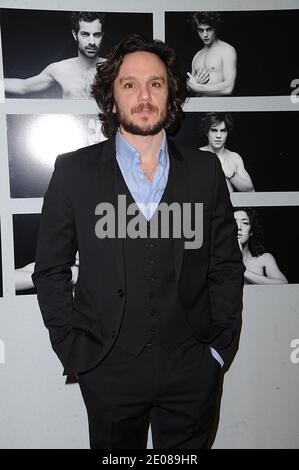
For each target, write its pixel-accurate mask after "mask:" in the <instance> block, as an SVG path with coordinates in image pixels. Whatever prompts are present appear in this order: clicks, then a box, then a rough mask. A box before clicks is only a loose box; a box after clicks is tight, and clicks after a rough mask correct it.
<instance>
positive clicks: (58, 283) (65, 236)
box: [32, 155, 77, 365]
mask: <svg viewBox="0 0 299 470" xmlns="http://www.w3.org/2000/svg"><path fill="white" fill-rule="evenodd" d="M67 190H68V188H67V184H66V181H65V177H64V159H63V156H62V155H60V156H58V157H57V159H56V162H55V168H54V173H53V175H52V178H51V181H50V184H49V187H48V190H47V192H46V194H45V197H44V203H43V208H42V215H41V224H40V230H39V236H38V242H37V251H36V263H35V270H34V273H33V274H32V280H33V283H34V285H35V287H36V290H37V298H38V302H39V306H40V310H41V313H42V316H43V321H44V324H45V326H46V328H47V329H48V330H49V334H50V340H51V344H52V347H53V349H54V351H55V352H56V354H57V356H58V357H59V359H60V360H61V362H62V364H63V365H65V361H66V359H67V355H68V352H69V350H70V347H71V342H72V335H71V328H72V326H71V315H72V306H73V294H72V282H71V279H72V273H71V266H72V265H73V264H74V262H75V256H76V251H77V239H76V230H75V223H74V216H73V210H72V204H71V201H70V198H69V197H68V195H67Z"/></svg>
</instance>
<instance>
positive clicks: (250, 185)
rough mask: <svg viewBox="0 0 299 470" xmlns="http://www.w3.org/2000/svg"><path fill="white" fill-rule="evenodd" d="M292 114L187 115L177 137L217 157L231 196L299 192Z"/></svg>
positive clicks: (298, 125)
mask: <svg viewBox="0 0 299 470" xmlns="http://www.w3.org/2000/svg"><path fill="white" fill-rule="evenodd" d="M298 129H299V115H298V113H297V112H294V111H271V112H264V111H257V112H246V111H244V112H232V113H230V112H209V113H194V112H190V113H186V114H185V118H184V121H183V123H182V126H181V128H180V130H179V132H178V133H177V134H176V136H175V137H174V139H175V141H177V143H180V144H184V142H185V143H186V142H188V145H189V146H194V147H195V148H200V149H201V150H207V151H210V152H213V153H215V154H216V155H217V156H218V158H219V160H220V162H221V164H222V169H223V171H224V173H225V177H226V181H227V185H228V188H229V190H230V192H232V191H238V192H253V191H258V192H267V191H298V190H299V179H298V173H299V159H298V145H297V137H296V136H297V134H298Z"/></svg>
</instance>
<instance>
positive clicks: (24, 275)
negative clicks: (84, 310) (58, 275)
mask: <svg viewBox="0 0 299 470" xmlns="http://www.w3.org/2000/svg"><path fill="white" fill-rule="evenodd" d="M40 218H41V214H15V215H13V232H14V258H15V269H14V278H15V290H16V295H28V294H36V289H35V287H34V285H33V282H32V279H31V275H32V274H33V271H34V266H35V252H36V245H37V237H38V231H39V226H40ZM71 272H72V279H71V282H72V284H73V286H75V284H76V282H77V278H78V274H79V255H78V253H77V254H76V259H75V262H74V265H73V266H71Z"/></svg>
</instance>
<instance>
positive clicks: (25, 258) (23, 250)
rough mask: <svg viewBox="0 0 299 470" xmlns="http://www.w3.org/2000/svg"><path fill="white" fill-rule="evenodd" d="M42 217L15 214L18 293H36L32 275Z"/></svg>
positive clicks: (14, 230) (14, 232) (15, 257)
mask: <svg viewBox="0 0 299 470" xmlns="http://www.w3.org/2000/svg"><path fill="white" fill-rule="evenodd" d="M40 217H41V216H40V214H15V215H13V237H14V259H15V269H14V278H15V290H16V295H28V294H35V293H36V290H35V287H34V285H33V282H32V279H31V275H32V273H33V271H34V266H35V251H36V243H37V236H38V230H39V224H40Z"/></svg>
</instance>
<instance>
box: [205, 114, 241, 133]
mask: <svg viewBox="0 0 299 470" xmlns="http://www.w3.org/2000/svg"><path fill="white" fill-rule="evenodd" d="M221 122H224V124H225V127H226V130H227V132H228V134H230V133H231V132H232V131H233V130H234V120H233V117H232V115H231V113H214V112H213V113H205V114H204V115H203V117H202V118H201V123H200V127H201V131H202V132H203V133H204V134H205V135H208V132H209V130H210V129H211V127H212V126H216V125H217V124H220V123H221Z"/></svg>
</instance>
